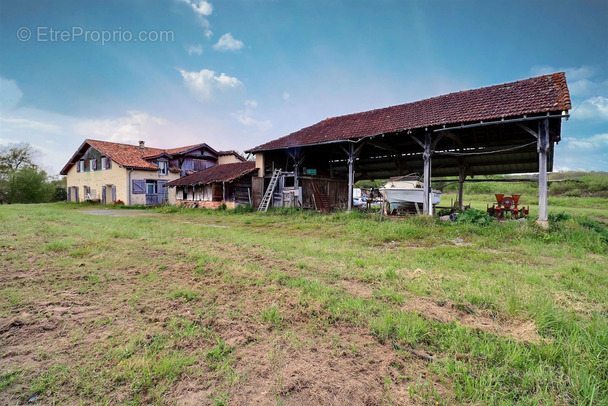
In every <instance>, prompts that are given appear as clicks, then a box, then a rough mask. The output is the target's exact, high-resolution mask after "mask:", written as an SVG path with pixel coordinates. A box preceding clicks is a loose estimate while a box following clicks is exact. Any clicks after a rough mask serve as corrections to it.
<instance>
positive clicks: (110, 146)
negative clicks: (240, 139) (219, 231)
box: [60, 139, 211, 175]
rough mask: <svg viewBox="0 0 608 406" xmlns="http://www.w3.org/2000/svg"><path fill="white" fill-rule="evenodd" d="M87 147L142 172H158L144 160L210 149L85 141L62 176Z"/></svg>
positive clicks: (66, 166) (172, 168)
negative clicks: (153, 146) (198, 149)
mask: <svg viewBox="0 0 608 406" xmlns="http://www.w3.org/2000/svg"><path fill="white" fill-rule="evenodd" d="M88 146H91V147H93V148H95V149H96V150H98V151H99V152H101V153H102V154H104V155H106V156H107V157H109V158H110V159H112V161H114V162H116V163H117V164H118V165H120V166H124V167H125V168H133V169H143V170H155V171H157V170H158V166H156V165H154V164H153V163H152V162H150V161H147V160H146V159H151V158H154V157H157V156H160V155H163V154H167V155H169V156H172V155H179V154H180V153H184V152H188V151H191V150H194V149H196V148H200V147H206V148H209V149H211V148H210V147H209V146H207V144H205V143H202V144H196V145H190V146H187V147H180V148H171V149H161V148H150V147H144V148H143V149H142V148H140V147H139V146H138V145H130V144H121V143H117V142H109V141H99V140H90V139H87V140H85V141H84V142H83V143H82V145H80V147H79V148H78V150H77V151H76V153H75V154H74V155H73V156H72V158H70V160H69V161H68V163H67V164H66V165H65V166H64V167H63V169H62V170H61V172H60V173H61V174H62V175H66V174H67V173H68V171H69V170H70V168H71V167H72V166H73V165H74V164H75V163H76V161H77V160H78V159H79V158H80V156H82V154H84V152H85V151H86V150H87V148H88ZM169 169H170V170H171V171H176V170H177V171H179V168H176V167H174V166H172V167H171V168H169Z"/></svg>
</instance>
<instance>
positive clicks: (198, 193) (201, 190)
mask: <svg viewBox="0 0 608 406" xmlns="http://www.w3.org/2000/svg"><path fill="white" fill-rule="evenodd" d="M254 172H257V169H256V167H255V162H252V161H243V162H236V163H228V164H222V165H216V166H212V167H210V168H208V169H205V170H202V171H200V172H196V173H193V174H191V175H188V176H185V177H183V178H180V179H177V180H174V181H171V182H169V183H167V185H166V186H167V187H168V188H174V187H175V189H176V192H175V196H176V201H177V204H181V205H184V206H186V207H204V208H212V209H217V208H218V207H219V206H220V205H222V204H225V205H226V207H227V208H231V209H233V208H235V207H236V206H238V205H240V204H247V203H249V204H251V176H252V174H253V173H254Z"/></svg>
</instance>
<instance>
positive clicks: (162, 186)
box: [158, 180, 169, 203]
mask: <svg viewBox="0 0 608 406" xmlns="http://www.w3.org/2000/svg"><path fill="white" fill-rule="evenodd" d="M168 182H169V181H167V180H159V181H158V193H160V194H161V196H162V197H163V200H164V201H163V203H166V202H167V200H168V199H169V188H168V187H167V186H165V185H166V184H167V183H168Z"/></svg>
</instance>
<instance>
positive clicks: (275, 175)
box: [258, 169, 281, 212]
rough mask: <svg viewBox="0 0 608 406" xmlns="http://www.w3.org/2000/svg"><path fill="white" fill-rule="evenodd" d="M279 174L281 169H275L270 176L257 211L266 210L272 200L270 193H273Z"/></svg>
mask: <svg viewBox="0 0 608 406" xmlns="http://www.w3.org/2000/svg"><path fill="white" fill-rule="evenodd" d="M280 176H281V170H280V169H275V170H274V173H273V174H272V178H270V183H269V184H268V189H266V193H264V197H262V202H261V203H260V207H258V211H265V212H266V211H268V206H270V201H271V200H272V194H273V193H274V189H275V187H276V186H277V181H278V180H279V177H280Z"/></svg>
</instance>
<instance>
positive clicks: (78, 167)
mask: <svg viewBox="0 0 608 406" xmlns="http://www.w3.org/2000/svg"><path fill="white" fill-rule="evenodd" d="M76 172H84V159H81V160H80V161H78V164H77V165H76Z"/></svg>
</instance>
